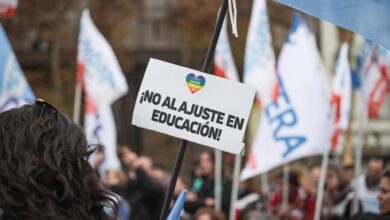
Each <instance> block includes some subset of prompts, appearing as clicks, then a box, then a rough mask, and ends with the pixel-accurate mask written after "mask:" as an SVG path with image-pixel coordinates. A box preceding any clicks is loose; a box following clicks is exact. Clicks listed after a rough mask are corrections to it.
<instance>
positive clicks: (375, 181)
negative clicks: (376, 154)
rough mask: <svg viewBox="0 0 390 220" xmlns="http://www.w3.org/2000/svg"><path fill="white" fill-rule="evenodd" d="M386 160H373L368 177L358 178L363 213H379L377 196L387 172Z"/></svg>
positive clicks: (369, 163) (368, 170)
mask: <svg viewBox="0 0 390 220" xmlns="http://www.w3.org/2000/svg"><path fill="white" fill-rule="evenodd" d="M385 167H386V164H385V160H384V159H382V158H371V159H370V160H369V161H368V169H367V173H366V175H361V176H359V177H357V181H358V189H357V193H358V198H359V200H360V201H361V202H362V205H363V212H370V213H379V203H378V200H377V196H378V193H379V182H380V180H381V177H382V175H383V172H384V170H385Z"/></svg>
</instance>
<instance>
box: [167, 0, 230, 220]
mask: <svg viewBox="0 0 390 220" xmlns="http://www.w3.org/2000/svg"><path fill="white" fill-rule="evenodd" d="M227 7H228V0H223V3H222V7H221V10H220V13H219V14H218V18H217V23H216V25H215V29H214V33H213V36H212V38H211V43H210V46H209V49H208V50H207V54H206V59H205V61H204V64H203V68H202V72H206V73H207V72H209V70H210V66H211V61H212V59H213V56H214V51H215V47H216V46H217V42H218V38H219V34H220V33H221V28H222V24H223V20H224V19H225V15H226V11H227ZM187 143H188V141H187V140H182V141H181V143H180V149H179V153H178V154H177V157H176V161H175V167H174V169H173V173H172V177H171V181H170V183H169V188H168V191H167V194H166V196H165V200H164V205H163V209H162V211H161V216H160V220H166V218H167V216H168V209H169V205H170V203H171V200H172V196H173V191H174V189H175V187H176V181H177V177H178V175H179V171H180V167H181V164H182V162H183V157H184V153H185V151H186V148H187Z"/></svg>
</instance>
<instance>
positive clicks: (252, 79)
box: [244, 0, 277, 103]
mask: <svg viewBox="0 0 390 220" xmlns="http://www.w3.org/2000/svg"><path fill="white" fill-rule="evenodd" d="M244 57H245V60H244V83H245V84H248V85H252V86H253V87H254V88H256V90H257V101H258V103H262V102H263V103H264V102H266V100H267V99H269V98H270V97H271V94H272V90H273V88H274V86H275V83H276V82H277V81H276V77H275V75H276V74H275V54H274V49H273V47H272V40H271V34H270V28H269V24H268V15H267V7H266V1H265V0H254V1H253V7H252V15H251V20H250V22H249V29H248V37H247V40H246V46H245V55H244Z"/></svg>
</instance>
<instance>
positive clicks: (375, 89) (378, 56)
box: [361, 45, 390, 119]
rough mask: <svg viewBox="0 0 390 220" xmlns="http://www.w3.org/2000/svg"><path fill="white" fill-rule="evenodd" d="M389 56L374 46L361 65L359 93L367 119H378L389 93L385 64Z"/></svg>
mask: <svg viewBox="0 0 390 220" xmlns="http://www.w3.org/2000/svg"><path fill="white" fill-rule="evenodd" d="M389 54H390V52H389V51H388V50H387V49H385V48H383V47H381V46H378V45H374V46H373V47H372V50H371V53H370V54H369V55H368V56H367V57H366V59H365V61H364V64H363V68H362V72H361V80H362V84H361V91H362V98H363V104H364V106H365V109H366V110H367V113H368V117H369V118H374V119H375V118H378V116H379V111H380V108H381V106H382V104H383V102H384V100H385V97H386V95H387V94H388V93H389V92H390V73H389V69H388V66H387V65H388V63H387V62H386V60H387V59H386V57H388V56H389Z"/></svg>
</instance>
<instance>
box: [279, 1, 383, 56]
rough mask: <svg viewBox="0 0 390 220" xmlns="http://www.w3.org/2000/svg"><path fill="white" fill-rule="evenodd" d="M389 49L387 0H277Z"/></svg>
mask: <svg viewBox="0 0 390 220" xmlns="http://www.w3.org/2000/svg"><path fill="white" fill-rule="evenodd" d="M277 1H278V2H280V3H282V4H285V5H288V6H291V7H293V8H295V9H298V10H300V11H303V12H306V13H308V14H310V15H312V16H314V17H317V18H320V19H323V20H327V21H330V22H332V23H334V24H336V25H338V26H340V27H343V28H345V29H348V30H351V31H353V32H355V33H358V34H361V35H363V36H365V37H366V38H368V39H370V40H373V41H376V42H378V43H379V44H381V45H383V46H384V47H386V48H387V49H390V22H388V21H389V20H390V1H389V0H375V1H373V0H359V1H356V0H342V1H340V0H319V1H313V0H277Z"/></svg>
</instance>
